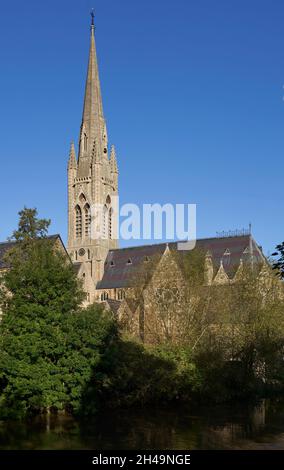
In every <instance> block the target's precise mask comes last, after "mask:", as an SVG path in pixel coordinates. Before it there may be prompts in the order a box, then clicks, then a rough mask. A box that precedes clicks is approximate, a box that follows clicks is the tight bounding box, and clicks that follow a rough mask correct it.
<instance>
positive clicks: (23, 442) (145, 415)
mask: <svg viewBox="0 0 284 470" xmlns="http://www.w3.org/2000/svg"><path fill="white" fill-rule="evenodd" d="M0 449H65V450H71V449H88V450H89V449H94V450H96V449H98V450H107V449H136V450H139V449H154V450H156V449H189V450H194V449H284V399H283V400H281V401H280V400H266V401H265V400H263V401H261V402H260V403H258V404H257V405H255V406H235V407H230V406H215V407H200V408H196V407H191V406H176V407H173V406H171V407H169V408H162V409H159V407H155V408H145V409H138V410H131V411H129V410H119V411H107V412H104V413H100V414H98V415H97V416H96V418H92V419H89V420H86V421H84V422H83V421H77V420H74V419H72V418H70V417H54V416H51V417H50V418H49V419H46V418H40V417H38V418H36V419H34V420H32V421H30V422H28V423H19V422H11V421H9V422H4V421H2V422H0Z"/></svg>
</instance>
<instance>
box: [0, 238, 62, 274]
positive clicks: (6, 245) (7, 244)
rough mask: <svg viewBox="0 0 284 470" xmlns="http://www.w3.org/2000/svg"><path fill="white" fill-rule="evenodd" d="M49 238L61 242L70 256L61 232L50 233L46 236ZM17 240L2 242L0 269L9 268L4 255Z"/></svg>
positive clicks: (0, 243)
mask: <svg viewBox="0 0 284 470" xmlns="http://www.w3.org/2000/svg"><path fill="white" fill-rule="evenodd" d="M46 238H47V239H48V240H52V241H54V243H56V242H58V243H60V245H61V246H62V249H63V250H64V251H65V253H66V256H68V258H69V255H68V253H67V250H66V248H65V245H64V243H63V241H62V238H61V236H60V235H59V234H55V235H48V236H47V237H46ZM15 244H16V242H15V241H6V242H0V270H1V269H7V268H9V266H8V264H7V263H6V262H5V260H4V257H5V254H6V253H7V252H8V251H9V250H10V249H11V248H13V246H15Z"/></svg>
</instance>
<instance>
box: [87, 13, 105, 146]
mask: <svg viewBox="0 0 284 470" xmlns="http://www.w3.org/2000/svg"><path fill="white" fill-rule="evenodd" d="M91 17H92V23H91V42H90V52H89V64H88V73H87V80H86V88H85V99H84V110H83V119H82V128H84V129H85V132H86V134H87V145H90V149H89V150H91V149H92V145H93V142H94V139H95V138H96V137H98V135H100V136H101V135H102V133H103V129H104V114H103V105H102V95H101V85H100V79H99V70H98V61H97V52H96V44H95V26H94V12H93V11H92V13H91ZM85 150H87V149H85Z"/></svg>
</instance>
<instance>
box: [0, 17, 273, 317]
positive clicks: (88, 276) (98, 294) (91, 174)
mask: <svg viewBox="0 0 284 470" xmlns="http://www.w3.org/2000/svg"><path fill="white" fill-rule="evenodd" d="M118 177H119V171H118V162H117V156H116V150H115V147H114V146H112V147H111V148H109V143H108V133H107V126H106V121H105V117H104V112H103V101H102V94H101V86H100V78H99V70H98V61H97V52H96V42H95V26H94V15H93V14H92V23H91V34H90V49H89V62H88V69H87V78H86V86H85V96H84V105H83V116H82V122H81V128H80V137H79V145H78V155H76V149H75V145H74V142H72V143H71V148H70V154H69V161H68V243H67V248H66V252H67V253H68V255H69V257H70V259H71V261H72V263H73V266H74V269H75V271H76V273H77V275H78V277H79V278H80V279H81V280H82V283H83V287H84V290H85V292H86V303H87V304H89V303H93V302H104V303H105V305H106V306H107V308H110V309H111V310H112V311H114V312H116V313H117V312H122V311H123V312H124V313H125V310H128V311H129V312H128V313H131V312H132V313H133V314H134V312H135V311H136V310H137V308H136V306H135V305H133V302H132V304H131V300H130V299H129V296H128V292H131V289H133V288H134V287H135V279H136V275H137V272H138V271H139V270H140V268H141V267H143V266H144V265H145V263H147V262H148V261H149V260H150V259H154V258H155V259H156V263H157V270H158V265H159V266H160V267H161V266H162V264H163V260H165V259H169V257H170V256H171V253H174V252H176V251H177V243H176V242H172V243H159V244H154V245H144V246H138V247H130V248H121V249H120V248H119V246H118V214H117V210H115V200H116V198H117V196H118V194H119V185H118ZM94 206H99V207H102V217H100V218H99V219H96V220H94V218H93V214H92V207H94ZM94 224H99V227H94ZM94 228H95V230H94ZM94 233H95V234H97V235H95V236H94ZM55 238H56V240H57V243H58V244H59V245H61V247H62V249H63V250H65V247H64V244H63V242H62V240H61V238H60V236H59V235H57V236H55ZM10 245H11V244H10V243H9V242H3V243H0V272H1V270H5V269H7V266H6V265H5V262H4V261H3V257H4V255H5V252H6V251H7V250H8V249H9V247H10ZM197 248H199V249H201V250H202V251H203V252H204V253H206V260H205V266H204V273H205V282H206V284H207V285H214V284H216V285H218V284H229V283H232V282H234V281H235V280H236V279H237V277H238V275H239V273H240V270H241V269H242V266H243V264H244V263H254V264H257V265H260V264H263V265H264V266H265V265H266V264H267V263H266V259H265V257H264V255H263V253H262V250H261V247H260V246H259V245H258V244H257V243H256V241H255V240H254V238H253V237H252V234H251V231H242V232H234V233H229V234H227V235H226V236H219V237H214V238H208V239H201V240H197ZM172 268H173V273H174V277H175V279H178V278H180V279H181V274H180V272H179V269H178V267H177V266H174V263H173V264H172ZM130 297H131V296H130ZM138 323H139V321H138Z"/></svg>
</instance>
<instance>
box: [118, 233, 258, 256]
mask: <svg viewBox="0 0 284 470" xmlns="http://www.w3.org/2000/svg"><path fill="white" fill-rule="evenodd" d="M250 236H252V235H250V234H245V235H234V236H231V237H205V238H197V239H196V241H197V242H199V241H205V240H228V239H232V238H248V237H250ZM252 238H253V237H252ZM177 243H186V240H182V241H181V240H175V241H172V242H161V243H149V244H148V245H135V246H125V247H123V248H113V249H112V250H109V253H111V252H113V251H122V250H131V249H137V248H149V247H152V246H157V247H158V246H163V245H167V244H168V245H174V244H177Z"/></svg>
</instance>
